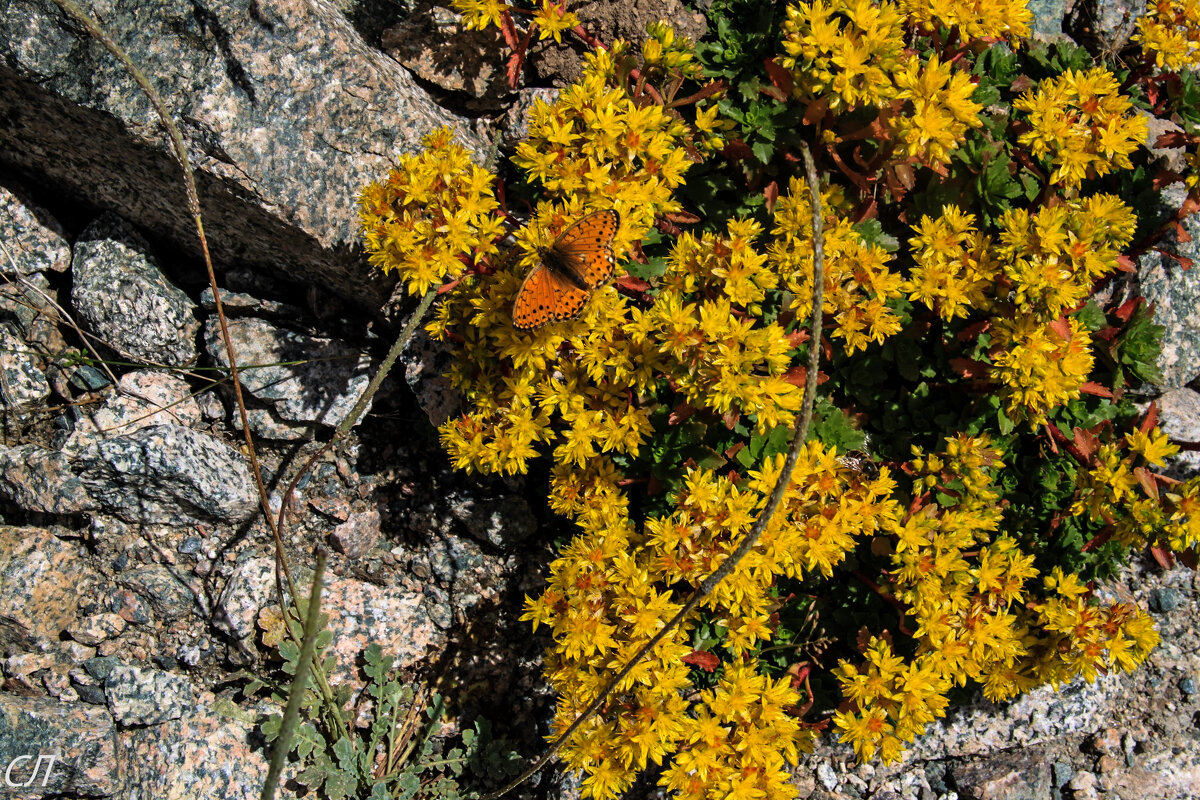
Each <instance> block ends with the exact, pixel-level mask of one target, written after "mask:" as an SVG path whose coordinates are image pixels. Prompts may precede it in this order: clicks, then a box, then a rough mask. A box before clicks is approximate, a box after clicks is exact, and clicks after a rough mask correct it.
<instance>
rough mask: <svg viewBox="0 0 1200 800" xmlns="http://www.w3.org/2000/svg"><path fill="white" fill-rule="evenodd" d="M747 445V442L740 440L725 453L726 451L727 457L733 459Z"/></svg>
mask: <svg viewBox="0 0 1200 800" xmlns="http://www.w3.org/2000/svg"><path fill="white" fill-rule="evenodd" d="M745 446H746V443H745V442H738V443H737V444H735V445H734V446H733V447H730V448H729V449H728V450H726V451H725V453H724V456H725V458H726V459H728V460H729V461H732V460H733V459H734V458H735V457H736V456H737V454H738V453H740V452H742V449H743V448H744V447H745Z"/></svg>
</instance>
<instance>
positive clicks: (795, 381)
mask: <svg viewBox="0 0 1200 800" xmlns="http://www.w3.org/2000/svg"><path fill="white" fill-rule="evenodd" d="M780 377H781V378H783V379H784V380H785V381H787V382H788V383H790V384H791V385H792V386H798V387H799V388H801V389H803V388H804V384H805V383H807V382H808V370H807V369H805V368H804V367H792V368H791V369H789V370H788V371H787V372H785V373H783V375H781V376H780Z"/></svg>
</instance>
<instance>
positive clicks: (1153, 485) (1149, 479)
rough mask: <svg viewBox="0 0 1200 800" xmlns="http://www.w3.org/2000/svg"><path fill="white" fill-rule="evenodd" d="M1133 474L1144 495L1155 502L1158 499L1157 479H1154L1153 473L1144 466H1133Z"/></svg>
mask: <svg viewBox="0 0 1200 800" xmlns="http://www.w3.org/2000/svg"><path fill="white" fill-rule="evenodd" d="M1133 476H1134V477H1135V478H1137V481H1138V483H1139V484H1141V487H1142V491H1143V492H1145V493H1146V496H1147V497H1149V498H1150V499H1151V500H1154V501H1155V502H1157V501H1158V481H1156V480H1154V473H1153V472H1151V471H1150V470H1148V469H1146V468H1145V467H1134V468H1133Z"/></svg>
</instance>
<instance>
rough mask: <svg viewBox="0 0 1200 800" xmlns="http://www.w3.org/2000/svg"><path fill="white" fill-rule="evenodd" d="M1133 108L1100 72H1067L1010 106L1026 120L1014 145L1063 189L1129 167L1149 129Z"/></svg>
mask: <svg viewBox="0 0 1200 800" xmlns="http://www.w3.org/2000/svg"><path fill="white" fill-rule="evenodd" d="M1132 108H1133V104H1132V103H1131V102H1130V101H1129V99H1128V98H1126V97H1123V96H1121V94H1120V90H1119V85H1118V83H1117V78H1116V76H1115V75H1113V74H1112V73H1111V72H1109V71H1108V70H1107V69H1105V68H1104V67H1095V68H1093V69H1090V70H1086V71H1084V70H1067V71H1066V72H1064V73H1063V74H1062V75H1060V76H1058V77H1057V78H1052V79H1050V80H1047V81H1043V82H1042V84H1041V85H1040V86H1039V87H1038V88H1037V90H1036V91H1033V90H1030V91H1028V92H1026V93H1025V94H1023V95H1021V97H1019V98H1018V99H1017V100H1016V102H1014V103H1013V109H1014V110H1015V111H1024V112H1026V113H1027V114H1028V115H1029V126H1030V129H1029V130H1028V131H1027V132H1025V133H1022V134H1021V135H1020V136H1019V137H1018V141H1019V142H1020V143H1021V144H1022V145H1025V146H1027V147H1029V148H1030V150H1031V151H1032V152H1033V154H1034V156H1036V157H1038V158H1041V157H1048V158H1049V160H1050V163H1051V164H1052V165H1053V167H1054V171H1053V172H1052V173H1051V175H1050V182H1051V183H1061V184H1063V185H1064V186H1066V187H1068V188H1078V187H1079V185H1080V183H1082V182H1083V180H1084V179H1085V178H1091V177H1095V176H1098V175H1107V174H1108V173H1110V172H1112V171H1113V170H1115V169H1130V168H1131V167H1132V166H1133V165H1132V163H1131V162H1130V160H1129V156H1130V154H1131V153H1133V152H1134V151H1135V150H1137V149H1138V147H1140V146H1141V145H1142V144H1143V143H1144V142H1145V140H1146V135H1147V132H1148V131H1149V123H1148V122H1147V120H1146V118H1145V117H1144V116H1140V115H1138V114H1136V113H1132V112H1131V109H1132Z"/></svg>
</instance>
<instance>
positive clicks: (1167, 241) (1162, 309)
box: [1138, 216, 1200, 388]
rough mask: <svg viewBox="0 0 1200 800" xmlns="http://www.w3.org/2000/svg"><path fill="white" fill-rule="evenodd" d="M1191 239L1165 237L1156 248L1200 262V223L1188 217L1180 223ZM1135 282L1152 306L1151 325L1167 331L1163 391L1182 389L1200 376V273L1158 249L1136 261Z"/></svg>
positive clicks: (1164, 350)
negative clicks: (1199, 304) (1199, 311)
mask: <svg viewBox="0 0 1200 800" xmlns="http://www.w3.org/2000/svg"><path fill="white" fill-rule="evenodd" d="M1183 227H1184V230H1185V231H1187V233H1188V234H1189V235H1190V236H1191V237H1192V240H1191V241H1190V242H1180V241H1179V240H1178V238H1177V237H1176V236H1175V234H1174V232H1170V233H1168V234H1167V235H1166V236H1165V237H1164V238H1163V241H1162V242H1160V243H1159V245H1158V247H1160V248H1162V249H1163V250H1166V251H1167V252H1169V253H1178V254H1179V255H1181V256H1183V257H1185V258H1189V259H1192V260H1193V261H1196V262H1200V219H1198V218H1197V217H1196V216H1191V217H1189V218H1188V219H1187V220H1185V221H1184V223H1183ZM1138 281H1139V284H1140V286H1141V291H1142V294H1143V295H1145V297H1146V300H1148V301H1149V302H1151V303H1153V304H1154V322H1155V323H1156V324H1158V325H1162V326H1163V327H1165V328H1166V332H1165V333H1164V334H1163V340H1162V344H1163V352H1162V356H1161V357H1160V358H1159V360H1158V365H1159V369H1161V370H1162V374H1163V383H1164V386H1165V387H1166V388H1176V387H1180V386H1184V385H1186V384H1188V383H1190V382H1191V381H1193V380H1195V379H1196V378H1197V377H1198V376H1200V317H1198V316H1197V314H1196V306H1197V298H1200V269H1196V268H1192V269H1187V270H1185V269H1183V267H1182V266H1181V265H1180V263H1179V262H1178V261H1176V260H1174V259H1171V258H1168V257H1167V256H1164V255H1163V254H1162V253H1161V252H1159V251H1158V249H1152V250H1149V251H1147V252H1146V253H1145V254H1144V255H1142V257H1141V258H1140V259H1138Z"/></svg>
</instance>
